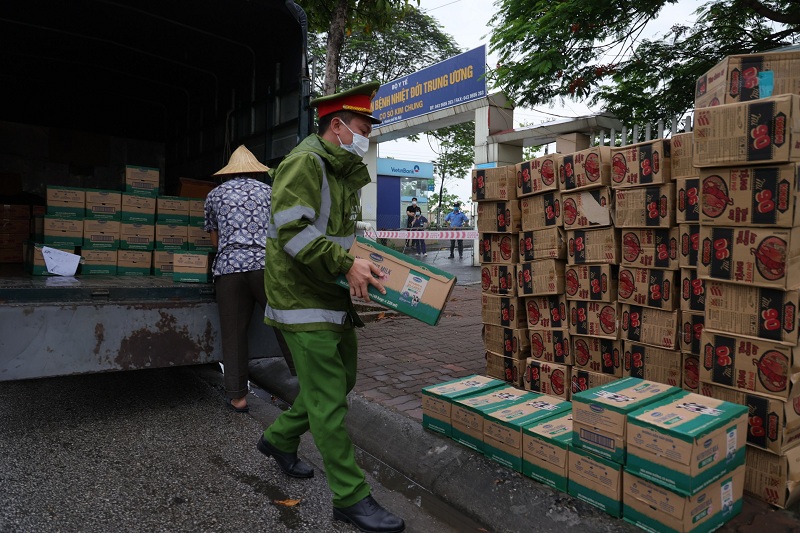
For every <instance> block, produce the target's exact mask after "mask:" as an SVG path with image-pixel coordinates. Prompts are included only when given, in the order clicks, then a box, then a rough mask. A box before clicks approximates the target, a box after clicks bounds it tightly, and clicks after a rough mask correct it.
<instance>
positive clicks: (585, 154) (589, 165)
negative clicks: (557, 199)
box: [558, 146, 611, 191]
mask: <svg viewBox="0 0 800 533" xmlns="http://www.w3.org/2000/svg"><path fill="white" fill-rule="evenodd" d="M558 167H559V170H558V172H559V174H558V179H559V185H560V188H561V190H562V191H577V190H582V189H593V188H595V187H601V186H603V185H610V184H611V147H609V146H593V147H592V148H587V149H586V150H581V151H579V152H574V153H572V154H565V155H562V156H561V157H560V158H559V163H558Z"/></svg>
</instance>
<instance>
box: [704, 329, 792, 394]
mask: <svg viewBox="0 0 800 533" xmlns="http://www.w3.org/2000/svg"><path fill="white" fill-rule="evenodd" d="M701 343H702V344H701V349H702V353H701V355H700V361H701V363H702V366H701V367H700V381H703V382H705V383H715V384H717V385H724V386H726V387H730V388H733V389H739V390H743V391H751V392H756V393H758V394H763V395H765V396H770V397H773V398H779V399H781V400H788V399H791V398H795V397H797V396H798V393H800V387H796V386H795V384H796V382H797V381H798V380H800V346H793V347H792V346H783V345H781V344H776V343H774V342H770V341H765V340H761V339H753V338H750V337H740V336H738V335H731V334H728V333H724V334H723V333H715V332H712V331H708V330H705V331H703V337H702V339H701Z"/></svg>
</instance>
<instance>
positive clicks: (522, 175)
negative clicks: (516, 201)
mask: <svg viewBox="0 0 800 533" xmlns="http://www.w3.org/2000/svg"><path fill="white" fill-rule="evenodd" d="M559 161H560V156H559V154H552V155H545V156H541V157H537V158H536V159H532V160H530V161H523V162H522V163H517V165H516V173H517V198H522V197H523V196H530V195H532V194H538V193H541V192H546V191H557V190H558V183H559Z"/></svg>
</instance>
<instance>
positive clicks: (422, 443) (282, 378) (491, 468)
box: [250, 358, 637, 533]
mask: <svg viewBox="0 0 800 533" xmlns="http://www.w3.org/2000/svg"><path fill="white" fill-rule="evenodd" d="M250 379H251V380H252V381H253V383H255V384H257V385H258V386H259V387H260V388H262V389H264V390H265V391H267V392H269V393H271V394H273V395H274V396H277V397H279V398H281V399H282V400H284V401H286V402H288V403H291V402H292V401H293V400H294V398H295V397H296V395H297V392H298V388H297V383H296V380H294V378H292V376H291V375H290V374H289V372H288V370H287V369H286V366H285V364H284V363H283V360H282V359H279V358H278V359H261V360H257V361H253V362H251V364H250ZM349 402H350V410H349V413H348V417H347V423H348V428H349V431H350V436H351V438H352V440H353V443H354V444H355V445H356V446H358V447H359V448H361V449H363V450H364V451H365V452H367V453H369V454H370V455H372V456H374V457H375V458H377V459H378V460H380V461H381V462H383V463H385V464H387V465H389V466H390V467H392V468H393V469H395V470H397V471H398V472H400V473H401V474H403V475H404V476H406V477H407V478H409V479H411V480H412V481H414V482H415V483H417V484H418V485H420V486H421V487H423V488H424V489H426V490H428V491H430V492H431V493H432V494H434V495H436V496H437V497H439V498H440V499H441V500H443V501H444V502H445V503H447V504H448V505H450V506H451V507H453V508H455V509H457V510H459V511H460V512H462V513H464V514H465V515H466V516H469V517H470V518H472V519H474V520H476V521H478V522H480V523H482V524H484V525H485V526H486V527H487V528H489V530H490V531H493V532H515V531H537V532H542V533H563V531H564V530H565V528H568V530H571V529H573V528H578V527H580V529H581V530H582V531H583V532H585V533H594V532H608V533H613V532H631V531H637V530H636V529H635V528H633V526H631V525H629V524H627V523H625V522H623V521H622V520H618V519H615V518H612V517H610V516H608V515H606V514H605V513H603V512H601V511H599V510H598V509H596V508H595V507H592V506H591V505H589V504H586V503H584V502H581V501H577V500H575V499H574V498H572V497H570V496H567V495H566V494H564V493H561V492H558V491H555V490H552V489H550V488H548V487H545V486H544V485H541V484H539V483H537V482H535V481H534V480H532V479H529V478H527V477H524V476H522V475H521V474H519V473H516V472H514V471H512V470H510V469H508V468H506V467H504V466H502V465H500V464H498V463H495V462H494V461H492V460H490V459H488V458H486V457H484V456H483V455H481V454H479V453H477V452H474V451H473V450H470V449H468V448H466V447H464V446H461V445H459V444H458V443H456V442H454V441H452V440H450V439H449V438H447V437H444V436H441V435H437V434H434V433H432V432H430V431H427V430H425V429H424V428H423V427H422V425H421V424H420V423H419V422H417V421H416V420H413V419H410V418H408V417H406V416H404V415H402V414H400V413H397V412H395V411H392V410H391V409H388V408H386V407H384V406H382V405H380V404H377V403H374V402H370V401H369V400H367V399H365V398H363V397H362V396H360V395H358V394H356V393H353V394H351V395H350V397H349Z"/></svg>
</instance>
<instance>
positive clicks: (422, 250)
mask: <svg viewBox="0 0 800 533" xmlns="http://www.w3.org/2000/svg"><path fill="white" fill-rule="evenodd" d="M411 227H413V228H414V229H415V230H418V231H422V230H424V229H426V228H427V227H428V219H427V218H425V217H424V216H422V211H421V210H420V208H419V207H418V208H417V211H416V213H415V215H414V222H413V223H412V224H411ZM414 242H415V243H416V244H415V247H416V250H417V255H421V256H426V255H428V247H427V246H426V245H425V239H415V240H414Z"/></svg>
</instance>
